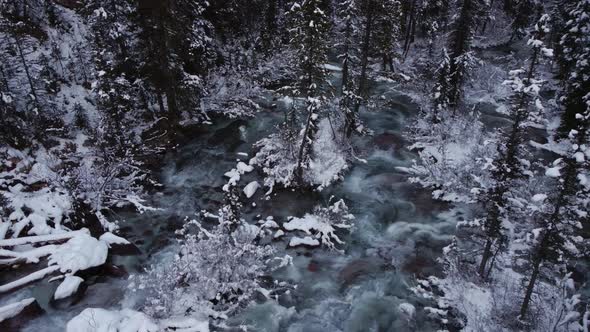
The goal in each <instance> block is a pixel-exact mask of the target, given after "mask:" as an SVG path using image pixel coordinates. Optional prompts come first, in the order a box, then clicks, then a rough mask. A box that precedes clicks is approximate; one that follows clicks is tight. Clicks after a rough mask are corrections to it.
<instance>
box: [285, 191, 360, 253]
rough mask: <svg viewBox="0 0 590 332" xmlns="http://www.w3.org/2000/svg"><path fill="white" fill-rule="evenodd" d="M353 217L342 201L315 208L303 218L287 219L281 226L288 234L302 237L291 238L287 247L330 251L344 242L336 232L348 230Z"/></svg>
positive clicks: (351, 224)
mask: <svg viewBox="0 0 590 332" xmlns="http://www.w3.org/2000/svg"><path fill="white" fill-rule="evenodd" d="M353 221H354V215H352V214H351V213H349V211H348V206H346V204H345V203H344V201H343V200H339V201H336V202H334V204H332V205H328V206H327V207H323V206H316V207H315V208H314V210H313V212H312V213H307V214H305V215H304V216H303V217H301V218H299V217H289V221H288V222H286V223H284V224H283V228H284V229H285V230H287V231H288V232H299V233H303V234H305V236H304V237H299V236H293V237H291V239H290V241H289V246H291V247H294V246H297V245H302V244H303V245H308V246H319V245H323V246H326V247H327V248H329V249H331V250H338V249H336V246H337V245H342V244H344V242H343V241H342V240H341V239H340V237H339V236H338V235H337V234H336V232H338V231H342V230H345V231H347V230H350V228H352V226H353Z"/></svg>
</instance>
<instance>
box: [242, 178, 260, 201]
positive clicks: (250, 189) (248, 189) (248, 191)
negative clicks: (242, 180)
mask: <svg viewBox="0 0 590 332" xmlns="http://www.w3.org/2000/svg"><path fill="white" fill-rule="evenodd" d="M258 188H260V184H258V182H257V181H252V182H250V183H248V184H247V185H246V186H245V187H244V194H245V195H246V197H248V198H250V197H252V196H253V195H254V194H255V193H256V190H258Z"/></svg>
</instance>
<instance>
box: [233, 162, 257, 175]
mask: <svg viewBox="0 0 590 332" xmlns="http://www.w3.org/2000/svg"><path fill="white" fill-rule="evenodd" d="M236 168H237V170H238V172H240V174H244V173H249V172H252V171H253V170H254V167H252V166H250V165H248V164H246V163H244V162H243V161H240V162H238V164H237V165H236Z"/></svg>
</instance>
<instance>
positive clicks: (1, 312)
mask: <svg viewBox="0 0 590 332" xmlns="http://www.w3.org/2000/svg"><path fill="white" fill-rule="evenodd" d="M34 302H35V298H32V297H31V298H28V299H24V300H21V301H18V302H14V303H10V304H7V305H5V306H2V307H0V322H2V321H4V320H6V319H9V318H12V317H14V316H16V315H18V314H19V313H20V312H21V311H23V309H25V308H26V307H28V306H29V305H31V304H32V303H34Z"/></svg>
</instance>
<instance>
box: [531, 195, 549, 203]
mask: <svg viewBox="0 0 590 332" xmlns="http://www.w3.org/2000/svg"><path fill="white" fill-rule="evenodd" d="M546 198H547V195H545V194H536V195H534V196H533V197H532V198H531V199H532V201H533V202H542V201H544V200H545V199H546Z"/></svg>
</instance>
